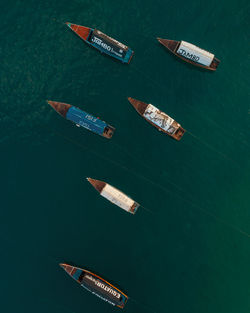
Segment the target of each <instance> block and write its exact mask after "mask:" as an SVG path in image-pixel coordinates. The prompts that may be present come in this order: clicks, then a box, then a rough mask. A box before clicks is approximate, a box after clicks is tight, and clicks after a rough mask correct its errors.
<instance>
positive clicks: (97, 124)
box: [47, 101, 115, 139]
mask: <svg viewBox="0 0 250 313" xmlns="http://www.w3.org/2000/svg"><path fill="white" fill-rule="evenodd" d="M47 102H48V104H49V105H50V106H51V107H52V108H53V109H54V110H55V111H56V112H57V113H59V114H60V115H61V116H63V117H64V118H66V119H67V120H70V121H71V122H73V123H75V124H76V126H78V127H84V128H86V129H88V130H90V131H92V132H93V133H96V134H98V135H101V136H103V137H105V138H108V139H110V138H111V137H112V136H113V134H114V131H115V128H114V127H112V126H110V125H108V124H107V123H106V122H104V121H102V120H100V119H99V118H97V117H94V116H93V115H91V114H89V113H86V112H84V111H82V110H81V109H79V108H77V107H75V106H73V105H71V104H67V103H62V102H56V101H47Z"/></svg>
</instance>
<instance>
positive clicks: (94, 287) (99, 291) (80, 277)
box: [60, 263, 128, 309]
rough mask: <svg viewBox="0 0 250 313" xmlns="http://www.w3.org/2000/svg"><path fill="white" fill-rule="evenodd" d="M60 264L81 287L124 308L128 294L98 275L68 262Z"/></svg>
mask: <svg viewBox="0 0 250 313" xmlns="http://www.w3.org/2000/svg"><path fill="white" fill-rule="evenodd" d="M60 266H61V267H62V268H63V269H64V270H65V271H66V272H67V273H68V274H69V275H70V276H71V277H72V278H73V279H74V280H76V281H77V282H78V283H79V284H80V285H81V286H82V287H84V288H85V289H87V290H88V291H90V292H91V293H93V294H94V295H96V296H98V297H99V298H101V299H102V300H104V301H106V302H108V303H109V304H112V305H113V306H117V307H119V308H121V309H123V308H124V306H125V304H126V302H127V300H128V296H126V295H125V294H124V293H123V292H122V291H121V290H119V289H118V288H116V287H115V286H113V285H112V284H110V283H109V282H107V281H106V280H104V279H103V278H101V277H100V276H97V275H96V274H94V273H91V272H90V271H87V270H85V269H82V268H79V267H75V266H71V265H69V264H65V263H61V264H60Z"/></svg>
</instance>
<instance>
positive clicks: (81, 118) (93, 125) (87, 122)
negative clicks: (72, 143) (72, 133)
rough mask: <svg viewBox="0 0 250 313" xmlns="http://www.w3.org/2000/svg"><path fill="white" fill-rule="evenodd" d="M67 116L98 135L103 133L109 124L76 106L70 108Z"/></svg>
mask: <svg viewBox="0 0 250 313" xmlns="http://www.w3.org/2000/svg"><path fill="white" fill-rule="evenodd" d="M66 118H67V119H68V120H70V121H72V122H74V123H75V124H78V125H80V126H82V127H84V128H87V129H88V130H91V131H92V132H94V133H96V134H98V135H102V134H103V131H104V129H105V127H106V126H107V124H106V123H105V122H103V121H101V120H99V119H98V118H96V117H94V116H93V115H91V114H88V113H86V112H84V111H82V110H80V109H79V108H76V107H74V106H72V107H71V108H70V109H69V110H68V112H67V114H66Z"/></svg>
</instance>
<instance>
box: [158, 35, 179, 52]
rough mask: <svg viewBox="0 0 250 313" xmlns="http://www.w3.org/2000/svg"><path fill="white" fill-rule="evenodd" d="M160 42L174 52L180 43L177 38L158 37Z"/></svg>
mask: <svg viewBox="0 0 250 313" xmlns="http://www.w3.org/2000/svg"><path fill="white" fill-rule="evenodd" d="M157 40H158V41H159V43H161V44H162V45H163V46H164V47H166V48H167V49H169V50H170V51H172V52H174V51H175V50H176V48H177V46H178V44H179V41H176V40H170V39H162V38H157Z"/></svg>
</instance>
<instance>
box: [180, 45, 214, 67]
mask: <svg viewBox="0 0 250 313" xmlns="http://www.w3.org/2000/svg"><path fill="white" fill-rule="evenodd" d="M176 52H177V53H178V54H179V55H181V56H183V57H185V58H187V59H190V60H192V61H194V62H197V63H200V64H202V65H205V66H210V64H211V63H212V61H213V59H214V54H212V53H210V52H208V51H206V50H203V49H201V48H199V47H197V46H195V45H192V44H191V43H189V42H186V41H181V43H180V46H179V48H178V50H177V51H176Z"/></svg>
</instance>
